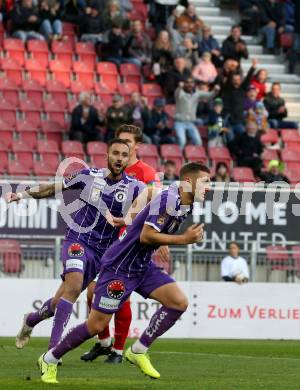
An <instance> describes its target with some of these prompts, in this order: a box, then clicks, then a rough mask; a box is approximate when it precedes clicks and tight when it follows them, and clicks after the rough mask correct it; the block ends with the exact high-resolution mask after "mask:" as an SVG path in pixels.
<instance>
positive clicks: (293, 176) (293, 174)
mask: <svg viewBox="0 0 300 390" xmlns="http://www.w3.org/2000/svg"><path fill="white" fill-rule="evenodd" d="M299 172H300V164H299V168H298V169H295V167H294V168H293V169H289V167H285V169H284V175H285V176H286V177H287V178H288V179H289V181H290V183H291V184H293V185H294V184H297V183H299V182H300V174H299Z"/></svg>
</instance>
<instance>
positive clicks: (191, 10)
mask: <svg viewBox="0 0 300 390" xmlns="http://www.w3.org/2000/svg"><path fill="white" fill-rule="evenodd" d="M186 23H187V24H188V31H189V32H191V33H193V34H195V36H199V37H200V38H201V30H202V28H203V21H202V20H201V19H200V18H199V17H198V15H197V13H196V8H195V6H194V4H189V5H188V6H187V8H186V10H185V11H184V12H183V13H182V14H181V15H180V16H179V17H177V18H176V26H177V28H178V29H179V30H180V27H181V25H182V24H186Z"/></svg>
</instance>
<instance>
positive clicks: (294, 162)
mask: <svg viewBox="0 0 300 390" xmlns="http://www.w3.org/2000/svg"><path fill="white" fill-rule="evenodd" d="M281 159H282V161H283V162H284V163H285V164H287V166H288V167H289V168H290V169H292V168H293V167H294V168H295V169H296V168H297V167H299V165H300V154H299V153H298V152H297V151H295V150H290V149H282V150H281Z"/></svg>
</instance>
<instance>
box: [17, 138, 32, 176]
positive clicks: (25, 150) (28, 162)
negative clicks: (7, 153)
mask: <svg viewBox="0 0 300 390" xmlns="http://www.w3.org/2000/svg"><path fill="white" fill-rule="evenodd" d="M12 151H13V152H14V154H15V155H16V157H17V160H18V161H20V163H22V164H23V165H24V166H26V167H27V169H31V168H32V166H33V155H32V147H31V146H30V145H28V144H27V143H26V142H24V141H23V140H22V139H18V140H14V142H13V144H12Z"/></svg>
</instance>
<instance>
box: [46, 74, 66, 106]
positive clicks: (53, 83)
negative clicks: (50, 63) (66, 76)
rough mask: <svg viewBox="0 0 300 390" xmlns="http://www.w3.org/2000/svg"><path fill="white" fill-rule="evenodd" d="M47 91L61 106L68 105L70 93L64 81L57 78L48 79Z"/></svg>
mask: <svg viewBox="0 0 300 390" xmlns="http://www.w3.org/2000/svg"><path fill="white" fill-rule="evenodd" d="M46 91H47V92H48V93H49V94H50V96H51V99H52V100H54V101H56V102H57V103H58V104H59V105H60V106H61V107H63V108H66V107H67V105H68V93H67V90H66V88H65V86H64V84H63V83H61V82H60V81H57V80H48V81H47V83H46Z"/></svg>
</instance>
